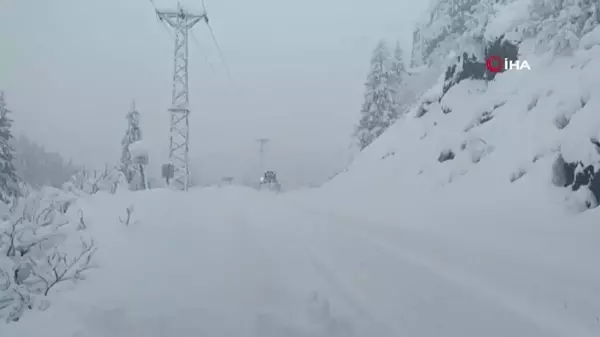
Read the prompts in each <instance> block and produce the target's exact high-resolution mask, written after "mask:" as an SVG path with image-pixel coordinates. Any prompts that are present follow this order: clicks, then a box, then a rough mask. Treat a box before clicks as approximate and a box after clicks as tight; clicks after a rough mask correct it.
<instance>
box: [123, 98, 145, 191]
mask: <svg viewBox="0 0 600 337" xmlns="http://www.w3.org/2000/svg"><path fill="white" fill-rule="evenodd" d="M126 119H127V131H126V132H125V136H123V140H122V141H121V146H122V152H121V170H122V172H123V174H125V177H126V179H127V182H128V183H129V185H130V188H131V189H132V190H140V189H144V188H145V179H144V177H143V176H144V174H143V167H141V166H140V164H138V163H135V162H134V158H133V156H132V154H131V149H130V146H131V145H132V144H134V143H136V142H139V141H141V140H142V129H141V127H140V113H139V112H138V110H137V109H136V107H135V102H134V103H132V105H131V109H130V110H129V112H128V113H127V117H126Z"/></svg>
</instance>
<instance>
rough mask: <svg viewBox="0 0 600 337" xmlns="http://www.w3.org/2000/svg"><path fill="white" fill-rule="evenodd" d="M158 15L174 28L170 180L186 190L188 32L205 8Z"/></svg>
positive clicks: (188, 179) (203, 18) (201, 16)
mask: <svg viewBox="0 0 600 337" xmlns="http://www.w3.org/2000/svg"><path fill="white" fill-rule="evenodd" d="M156 14H157V15H158V18H159V19H160V20H161V21H163V22H166V23H167V24H168V25H169V26H171V27H172V28H173V30H174V32H175V53H174V68H173V98H172V105H171V108H170V109H169V112H170V113H171V127H170V144H169V162H170V164H171V165H173V177H172V180H171V184H170V185H172V186H173V187H174V188H176V189H180V190H186V191H187V189H188V187H189V184H190V171H189V152H188V151H189V132H190V130H189V128H190V125H189V120H188V117H189V114H190V109H189V87H188V53H189V51H188V35H189V30H190V29H191V28H192V27H194V25H196V24H197V23H198V22H200V21H202V20H204V21H205V22H206V23H208V17H207V16H206V12H203V13H200V14H194V13H190V12H188V11H185V10H184V9H183V8H182V7H181V5H178V8H177V10H176V11H163V10H157V11H156Z"/></svg>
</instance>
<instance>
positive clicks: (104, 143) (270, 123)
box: [0, 0, 427, 185]
mask: <svg viewBox="0 0 600 337" xmlns="http://www.w3.org/2000/svg"><path fill="white" fill-rule="evenodd" d="M156 4H157V5H158V7H163V8H169V7H174V6H175V5H176V1H169V0H156ZM182 4H183V5H184V6H187V7H189V8H191V9H198V10H199V9H201V8H202V7H201V5H200V1H190V2H185V1H182ZM426 5H427V3H426V2H425V1H423V2H418V1H408V0H321V1H317V0H304V1H286V0H255V1H247V0H218V1H217V0H206V6H207V10H208V14H209V18H210V23H211V25H212V27H213V29H214V32H215V35H216V37H217V40H218V42H219V44H220V46H221V48H222V50H223V53H224V55H225V60H226V63H227V65H228V67H229V69H230V72H231V79H229V77H228V76H227V72H226V71H225V67H224V66H223V65H222V64H221V61H220V59H219V56H218V53H217V49H216V48H215V45H214V44H213V42H212V39H211V36H210V34H209V31H208V29H207V27H206V26H205V25H204V24H202V23H201V24H198V25H197V26H196V27H195V28H194V33H193V35H194V36H195V38H194V36H191V39H190V105H191V109H192V112H191V117H190V134H191V135H190V137H191V144H190V146H191V149H190V155H191V157H192V161H193V168H194V170H195V171H196V172H197V176H200V177H201V178H202V181H203V182H209V181H214V180H218V179H220V177H222V176H226V175H231V176H235V177H236V178H239V179H241V178H244V177H246V178H248V179H252V178H255V175H256V174H257V171H256V168H257V164H258V160H257V157H258V154H257V152H258V144H257V143H256V142H255V141H254V140H255V139H256V138H259V137H267V138H271V139H272V143H271V144H270V146H269V147H268V155H267V163H268V166H269V167H272V168H274V169H275V170H277V171H278V173H279V176H280V177H281V179H282V180H283V181H284V182H286V183H288V184H289V185H298V184H303V183H307V182H316V181H319V180H322V179H324V178H325V177H327V176H329V175H331V174H332V173H333V172H334V171H336V170H338V169H340V168H341V167H343V166H344V165H345V164H346V162H347V159H348V146H349V144H350V134H351V132H352V128H353V125H354V124H355V123H356V121H357V120H358V117H359V110H360V105H361V102H362V98H363V97H362V95H363V83H364V80H365V76H366V73H367V70H368V67H369V64H368V62H369V58H370V54H371V51H372V49H373V47H374V46H375V44H376V42H377V41H378V40H379V39H380V38H384V39H386V40H388V41H390V42H391V43H393V42H395V40H400V41H401V43H402V44H403V45H404V46H405V47H406V48H407V49H406V53H407V54H409V49H408V48H409V46H410V37H411V35H412V29H413V26H414V22H415V19H416V18H417V17H419V16H420V15H421V13H422V11H423V9H424V7H425V6H426ZM196 41H197V42H198V43H196ZM0 43H1V45H0V46H1V47H0V51H1V55H0V61H1V62H0V89H4V90H5V92H6V95H7V100H8V104H9V107H10V108H11V110H13V111H14V112H15V114H14V116H13V117H14V119H15V129H16V132H25V133H26V134H27V135H28V136H29V137H30V138H32V139H33V140H35V141H37V142H39V143H42V144H44V145H45V146H46V147H47V148H48V149H50V150H56V151H59V152H61V153H62V154H64V155H65V156H67V157H71V158H73V159H74V160H75V161H76V162H78V163H82V164H89V165H94V166H98V165H103V164H104V163H106V162H108V163H116V162H117V161H118V159H119V155H120V141H121V137H122V136H123V133H124V131H125V128H126V121H125V114H126V113H127V111H128V110H129V108H130V105H131V102H132V100H134V99H135V101H136V104H137V107H138V109H139V111H140V113H141V116H142V127H143V133H144V134H143V135H144V138H145V139H146V142H147V143H148V146H149V147H150V148H151V151H152V152H151V165H152V169H153V171H154V172H158V170H159V167H160V164H161V163H163V162H164V161H165V160H166V154H167V147H168V118H169V116H168V112H167V109H168V107H169V105H170V101H171V82H172V70H173V69H172V68H173V64H172V63H173V61H172V54H173V39H172V36H171V35H170V33H169V32H168V31H167V30H166V29H165V27H164V26H163V25H162V24H161V23H159V22H158V21H157V20H156V16H155V15H154V12H153V9H152V6H151V4H150V1H149V0H103V1H98V0H0Z"/></svg>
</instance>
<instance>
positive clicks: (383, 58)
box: [355, 41, 398, 149]
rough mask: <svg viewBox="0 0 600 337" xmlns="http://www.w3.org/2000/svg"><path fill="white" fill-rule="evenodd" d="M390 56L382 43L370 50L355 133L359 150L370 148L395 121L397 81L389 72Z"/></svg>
mask: <svg viewBox="0 0 600 337" xmlns="http://www.w3.org/2000/svg"><path fill="white" fill-rule="evenodd" d="M391 56H392V55H391V53H390V50H389V48H388V46H387V44H386V43H385V41H380V42H379V43H378V45H377V47H376V48H375V50H373V55H372V57H371V69H370V71H369V74H368V75H367V80H366V82H365V94H364V103H363V106H362V109H361V118H360V121H359V123H358V125H357V126H356V130H355V137H356V138H357V141H358V144H359V146H360V148H361V149H364V148H365V147H367V146H369V144H371V143H372V142H373V140H375V139H376V138H377V137H379V136H380V135H381V134H382V133H383V132H384V131H385V130H386V129H387V128H388V127H389V126H390V125H391V124H392V123H393V122H394V121H395V120H396V119H397V118H398V111H397V109H396V103H395V99H396V95H397V92H396V87H395V84H396V82H395V80H396V79H395V77H394V76H393V73H392V71H391Z"/></svg>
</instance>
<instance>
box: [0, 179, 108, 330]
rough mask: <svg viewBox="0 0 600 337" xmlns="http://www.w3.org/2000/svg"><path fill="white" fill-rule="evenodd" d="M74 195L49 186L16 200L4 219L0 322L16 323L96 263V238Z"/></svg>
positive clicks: (0, 225) (0, 235) (0, 248)
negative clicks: (61, 286) (87, 227)
mask: <svg viewBox="0 0 600 337" xmlns="http://www.w3.org/2000/svg"><path fill="white" fill-rule="evenodd" d="M75 201H76V196H75V195H74V194H72V193H67V192H64V191H60V190H57V189H55V188H46V189H43V190H41V191H37V192H34V193H31V194H29V195H27V196H25V197H23V198H20V199H18V200H17V202H16V203H15V204H14V205H12V207H11V209H10V212H9V213H8V214H5V215H4V217H3V220H2V222H1V223H0V323H4V322H7V323H9V322H14V321H18V320H19V319H20V317H21V316H22V315H23V314H24V312H25V311H26V310H28V309H40V310H44V309H46V308H47V306H48V304H49V302H48V301H47V300H45V299H44V297H45V296H47V295H48V294H49V293H50V292H51V291H53V290H55V289H57V288H58V286H59V285H63V284H66V283H68V282H75V281H78V280H82V279H83V277H84V272H85V271H86V270H88V269H90V268H92V267H93V266H94V265H93V263H92V258H93V255H94V252H95V250H96V247H95V244H94V241H93V240H92V239H91V238H90V237H87V235H86V233H85V231H84V230H85V229H86V227H85V222H84V221H83V213H82V211H81V210H80V209H78V208H77V207H76V206H75Z"/></svg>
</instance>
